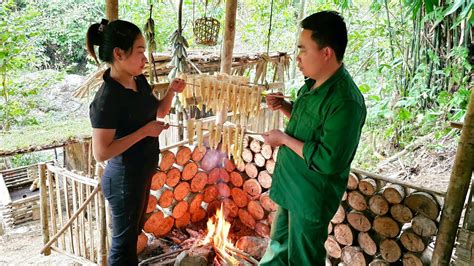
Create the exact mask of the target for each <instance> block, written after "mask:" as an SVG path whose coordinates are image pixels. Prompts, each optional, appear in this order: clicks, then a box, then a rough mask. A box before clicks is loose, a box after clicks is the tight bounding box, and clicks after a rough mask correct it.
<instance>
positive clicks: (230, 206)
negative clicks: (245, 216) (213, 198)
mask: <svg viewBox="0 0 474 266" xmlns="http://www.w3.org/2000/svg"><path fill="white" fill-rule="evenodd" d="M222 206H223V208H224V216H225V217H226V218H227V217H231V218H235V217H237V216H238V215H239V207H237V205H236V204H235V202H234V201H233V200H231V199H229V198H227V199H224V200H223V201H222Z"/></svg>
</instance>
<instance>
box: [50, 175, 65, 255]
mask: <svg viewBox="0 0 474 266" xmlns="http://www.w3.org/2000/svg"><path fill="white" fill-rule="evenodd" d="M48 171H49V170H48ZM54 181H55V183H56V204H57V206H58V219H59V227H62V226H63V221H64V220H63V207H62V204H61V190H60V189H59V175H58V174H56V178H55V179H54ZM60 243H61V245H60V247H61V248H62V249H64V250H66V239H65V237H64V234H62V235H61V242H60Z"/></svg>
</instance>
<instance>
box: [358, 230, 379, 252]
mask: <svg viewBox="0 0 474 266" xmlns="http://www.w3.org/2000/svg"><path fill="white" fill-rule="evenodd" d="M357 242H358V243H359V246H360V248H361V249H362V250H363V251H364V252H365V253H366V254H367V255H370V256H374V255H375V254H376V253H377V244H375V241H374V240H373V239H372V237H371V236H370V235H369V233H367V232H360V233H359V235H358V236H357Z"/></svg>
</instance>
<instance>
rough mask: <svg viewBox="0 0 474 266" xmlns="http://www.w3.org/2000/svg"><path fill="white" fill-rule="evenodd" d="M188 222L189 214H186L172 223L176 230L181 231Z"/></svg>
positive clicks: (189, 220)
mask: <svg viewBox="0 0 474 266" xmlns="http://www.w3.org/2000/svg"><path fill="white" fill-rule="evenodd" d="M190 222H191V213H189V212H186V213H185V214H184V215H183V216H181V217H180V218H178V219H176V220H175V221H174V225H175V226H176V228H179V229H182V228H186V227H187V226H188V224H189V223H190Z"/></svg>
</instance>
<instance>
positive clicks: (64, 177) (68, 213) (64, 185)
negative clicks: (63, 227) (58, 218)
mask: <svg viewBox="0 0 474 266" xmlns="http://www.w3.org/2000/svg"><path fill="white" fill-rule="evenodd" d="M62 177H63V189H64V202H65V205H66V206H65V207H66V217H67V219H68V220H69V219H70V218H71V210H70V208H69V191H68V188H67V178H66V176H65V175H63V176H62ZM68 235H69V239H68V244H69V252H71V253H74V243H73V241H72V238H73V234H72V228H71V227H69V230H68Z"/></svg>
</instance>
